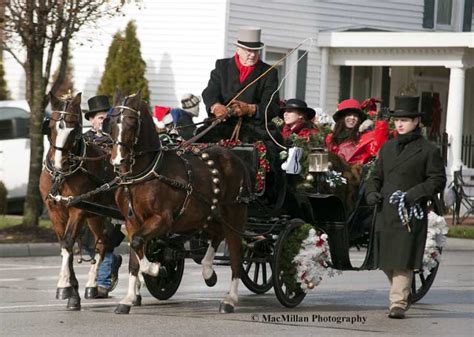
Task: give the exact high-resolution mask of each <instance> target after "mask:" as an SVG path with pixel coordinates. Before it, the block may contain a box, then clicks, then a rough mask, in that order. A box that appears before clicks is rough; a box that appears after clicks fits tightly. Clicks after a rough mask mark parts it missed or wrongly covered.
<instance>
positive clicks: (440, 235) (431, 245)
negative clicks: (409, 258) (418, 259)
mask: <svg viewBox="0 0 474 337" xmlns="http://www.w3.org/2000/svg"><path fill="white" fill-rule="evenodd" d="M446 234H448V224H447V223H446V220H445V219H444V218H443V217H442V216H439V215H438V214H436V213H435V212H433V211H431V212H429V213H428V235H427V236H426V245H425V252H424V254H423V264H422V265H423V267H422V268H423V270H431V269H433V268H435V267H436V266H437V265H438V263H439V262H440V261H441V249H442V248H443V247H444V246H445V245H446Z"/></svg>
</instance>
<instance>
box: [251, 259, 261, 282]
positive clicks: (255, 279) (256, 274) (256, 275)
mask: <svg viewBox="0 0 474 337" xmlns="http://www.w3.org/2000/svg"><path fill="white" fill-rule="evenodd" d="M259 271H260V263H255V270H254V273H253V282H254V283H258V272H259Z"/></svg>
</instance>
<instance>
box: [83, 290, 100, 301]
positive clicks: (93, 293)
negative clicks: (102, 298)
mask: <svg viewBox="0 0 474 337" xmlns="http://www.w3.org/2000/svg"><path fill="white" fill-rule="evenodd" d="M97 294H98V292H97V287H87V288H86V290H85V291H84V298H87V299H91V298H96V297H97Z"/></svg>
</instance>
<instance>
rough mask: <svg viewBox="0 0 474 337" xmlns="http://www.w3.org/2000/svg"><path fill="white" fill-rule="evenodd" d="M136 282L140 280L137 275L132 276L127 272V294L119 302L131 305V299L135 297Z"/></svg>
mask: <svg viewBox="0 0 474 337" xmlns="http://www.w3.org/2000/svg"><path fill="white" fill-rule="evenodd" d="M137 282H138V283H139V282H140V281H139V280H138V277H136V276H133V275H132V274H128V291H127V295H125V297H124V298H123V299H122V300H121V301H120V304H125V305H128V306H132V305H133V301H134V300H135V299H136V297H137V293H136V289H137ZM138 287H139V285H138Z"/></svg>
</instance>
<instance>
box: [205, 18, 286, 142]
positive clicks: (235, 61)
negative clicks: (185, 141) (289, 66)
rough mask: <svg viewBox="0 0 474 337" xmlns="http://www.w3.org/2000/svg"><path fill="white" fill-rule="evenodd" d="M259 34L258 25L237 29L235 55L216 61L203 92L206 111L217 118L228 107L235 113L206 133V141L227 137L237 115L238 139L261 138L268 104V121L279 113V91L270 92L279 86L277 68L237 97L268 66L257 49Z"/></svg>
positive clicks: (235, 122) (260, 44) (259, 44)
mask: <svg viewBox="0 0 474 337" xmlns="http://www.w3.org/2000/svg"><path fill="white" fill-rule="evenodd" d="M260 35H261V29H260V28H257V27H242V28H240V29H239V31H238V37H237V42H236V43H235V45H236V53H235V55H234V56H233V57H230V58H226V59H220V60H217V61H216V66H215V69H214V70H212V72H211V77H210V79H209V83H208V85H207V87H206V88H205V89H204V91H203V92H202V98H203V101H204V104H205V105H206V110H207V112H208V115H209V117H220V116H223V115H225V114H226V113H227V111H228V109H229V108H230V109H232V110H233V111H234V113H235V116H234V117H231V118H230V119H229V120H227V121H226V122H225V123H222V124H221V125H219V128H215V129H218V130H219V131H218V132H216V131H215V130H212V131H211V132H209V133H208V134H207V135H206V136H205V138H206V139H207V140H208V141H217V140H220V139H227V138H230V137H231V135H232V132H233V130H234V127H235V125H236V124H237V121H238V118H239V117H241V118H242V127H241V131H240V140H242V141H244V142H253V141H256V140H261V139H263V138H265V137H266V132H265V127H264V121H265V115H264V114H265V109H266V107H267V105H268V121H271V120H272V118H274V117H276V116H277V115H278V112H279V106H278V101H279V97H278V92H277V93H275V95H273V93H274V92H275V91H276V90H277V87H278V72H277V70H276V69H272V70H271V71H269V72H268V73H267V74H265V76H263V77H261V78H260V79H258V80H257V81H256V83H254V84H253V85H251V86H250V87H248V88H247V89H245V90H244V91H243V92H242V93H241V94H240V95H239V96H238V97H236V95H237V94H238V93H240V92H241V90H242V89H244V88H245V87H246V86H247V85H248V84H249V83H251V82H252V81H254V80H255V79H257V78H258V77H259V76H260V75H262V74H263V73H264V72H265V71H267V70H268V69H269V68H270V65H268V64H266V63H264V62H263V61H262V60H261V59H260V50H261V49H262V48H263V46H264V44H263V43H262V42H261V41H260ZM272 95H273V97H272ZM234 98H235V100H233V99H234ZM231 102H232V103H231ZM229 103H231V104H230V105H229ZM228 105H229V106H228ZM198 131H199V130H198Z"/></svg>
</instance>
